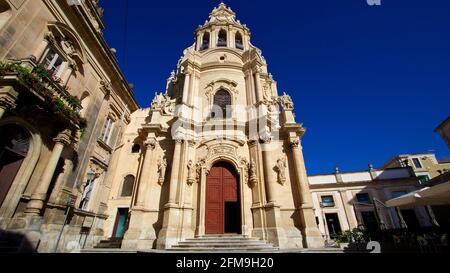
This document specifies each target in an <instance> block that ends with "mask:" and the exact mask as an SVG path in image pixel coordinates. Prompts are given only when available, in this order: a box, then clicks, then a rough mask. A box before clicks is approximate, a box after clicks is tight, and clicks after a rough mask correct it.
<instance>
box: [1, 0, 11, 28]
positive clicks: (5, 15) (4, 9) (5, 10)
mask: <svg viewBox="0 0 450 273" xmlns="http://www.w3.org/2000/svg"><path fill="white" fill-rule="evenodd" d="M11 15H12V13H11V7H10V6H9V4H8V3H7V2H6V1H5V0H0V29H1V28H3V27H4V26H5V25H6V23H7V22H8V20H9V18H11Z"/></svg>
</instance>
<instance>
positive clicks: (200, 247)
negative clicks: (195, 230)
mask: <svg viewBox="0 0 450 273" xmlns="http://www.w3.org/2000/svg"><path fill="white" fill-rule="evenodd" d="M277 250H278V248H275V247H274V246H273V245H272V244H269V243H267V242H266V241H264V240H260V239H257V238H249V237H245V236H242V235H237V234H236V235H230V234H226V235H206V236H202V237H197V238H189V239H186V240H184V241H182V242H180V243H178V244H177V245H175V246H173V247H172V248H170V249H168V251H171V252H275V251H277Z"/></svg>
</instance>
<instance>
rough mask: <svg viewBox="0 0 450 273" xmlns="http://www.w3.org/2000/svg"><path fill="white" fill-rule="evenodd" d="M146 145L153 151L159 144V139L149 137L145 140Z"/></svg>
mask: <svg viewBox="0 0 450 273" xmlns="http://www.w3.org/2000/svg"><path fill="white" fill-rule="evenodd" d="M144 145H145V148H146V149H147V151H153V150H155V149H156V146H157V145H158V140H157V139H156V138H149V139H147V140H146V141H145V142H144Z"/></svg>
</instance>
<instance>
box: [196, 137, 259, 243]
mask: <svg viewBox="0 0 450 273" xmlns="http://www.w3.org/2000/svg"><path fill="white" fill-rule="evenodd" d="M236 149H237V148H236V147H235V146H233V145H230V144H224V143H221V144H217V145H214V146H212V147H211V148H209V149H208V150H209V152H208V155H207V156H206V158H204V159H202V160H200V162H199V164H200V168H201V170H200V181H199V184H200V185H199V200H200V206H199V209H198V224H197V229H196V234H195V236H196V237H201V236H204V235H206V229H205V227H206V226H205V225H206V221H205V220H206V210H205V208H206V207H205V206H206V183H207V176H208V174H209V172H210V170H211V168H212V167H213V166H214V164H216V163H219V162H221V161H223V162H227V163H229V164H231V165H232V166H233V167H234V168H235V171H236V173H237V174H238V176H239V178H238V182H239V191H240V195H239V198H240V200H239V201H240V204H241V232H242V235H243V236H249V235H250V234H248V228H247V222H246V218H245V201H246V200H245V194H244V191H245V188H244V187H245V186H246V185H247V181H248V160H247V159H245V158H239V159H238V157H237V153H236Z"/></svg>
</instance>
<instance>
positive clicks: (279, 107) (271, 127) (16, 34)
mask: <svg viewBox="0 0 450 273" xmlns="http://www.w3.org/2000/svg"><path fill="white" fill-rule="evenodd" d="M102 15H103V9H102V8H101V7H100V5H99V1H98V0H80V1H67V0H43V1H35V0H0V252H2V251H5V250H6V251H21V252H22V251H31V252H71V251H80V250H81V249H83V251H87V252H90V251H94V252H95V251H96V250H94V248H99V250H97V251H100V252H102V251H106V252H108V251H109V250H110V249H111V248H117V249H120V248H121V249H122V250H119V251H133V252H135V251H153V249H166V250H190V249H194V250H199V249H201V250H204V251H211V248H217V247H218V248H220V247H224V246H226V247H228V248H227V249H226V250H230V249H234V247H236V248H238V247H239V249H241V250H242V249H244V250H258V251H259V250H263V251H276V250H282V251H283V250H286V251H290V250H300V249H304V248H318V249H320V248H322V249H323V248H325V247H328V246H329V242H330V241H331V242H332V241H333V240H332V239H333V238H332V237H333V235H335V234H338V233H340V232H341V231H347V230H352V229H354V228H358V227H361V226H365V227H367V228H368V229H369V230H373V231H377V230H378V229H379V228H380V227H383V228H386V227H387V228H392V229H399V228H403V227H404V226H419V225H420V226H425V227H426V226H430V225H432V224H433V223H434V222H435V221H434V220H433V217H431V218H430V217H429V215H432V213H430V211H431V209H430V208H402V209H399V208H397V209H394V208H388V207H386V206H382V207H380V206H376V205H374V202H375V200H378V203H382V204H383V203H385V202H386V201H388V200H390V199H392V198H394V197H396V196H401V195H404V194H406V193H408V192H412V191H415V190H418V189H420V188H421V187H422V185H421V184H420V183H419V179H421V178H422V179H423V178H425V179H428V178H432V177H431V175H432V173H428V171H429V168H428V167H430V168H431V167H432V169H435V170H436V173H438V172H445V171H446V170H448V164H447V163H443V164H440V163H439V164H438V162H437V160H436V158H435V157H434V156H433V155H428V154H427V155H420V156H419V155H411V158H410V161H411V164H409V167H408V164H403V163H402V164H400V166H397V165H394V166H388V167H387V168H382V169H375V168H373V165H369V169H368V170H363V171H359V172H351V173H345V172H341V171H340V170H339V168H336V171H335V173H331V174H324V175H316V176H310V177H308V176H307V173H306V168H305V162H304V158H303V153H302V138H303V136H304V134H305V131H306V130H305V128H304V127H303V126H302V124H300V123H297V121H296V119H295V115H294V104H293V101H292V98H291V97H290V96H289V95H288V94H286V93H284V92H279V91H278V89H277V83H276V82H275V80H274V79H273V77H272V75H271V74H270V72H269V70H268V64H267V62H266V60H265V59H264V57H263V55H262V52H261V50H260V49H258V48H257V47H255V46H254V45H253V44H252V42H251V33H250V30H249V29H248V28H247V26H246V25H244V24H241V22H240V21H239V20H237V19H236V14H235V13H234V12H233V11H232V10H231V9H230V8H229V7H228V6H226V5H225V4H223V3H222V4H220V5H219V6H217V7H216V8H214V10H213V11H212V12H211V13H210V15H209V19H208V20H206V22H205V23H204V24H203V25H201V26H199V27H198V28H197V29H196V31H195V43H194V44H193V45H192V46H191V47H189V48H187V49H186V50H184V53H183V56H182V57H181V58H180V60H179V61H178V63H177V64H176V70H175V71H173V72H172V73H170V76H169V78H168V80H167V85H166V90H165V91H164V92H160V93H156V94H155V96H154V98H153V100H152V102H151V105H150V107H149V108H146V109H141V108H139V106H138V104H137V102H136V99H135V97H134V94H133V90H132V88H131V85H130V84H128V83H127V81H126V79H125V77H124V75H123V74H122V72H121V70H120V67H119V65H118V62H117V57H116V54H115V53H116V50H113V49H111V48H109V47H108V44H107V43H106V41H105V39H104V37H103V34H102V30H103V28H104V24H103V21H102ZM411 166H413V167H411ZM423 167H426V168H423ZM427 211H428V213H427ZM402 215H405V217H403V216H402ZM105 248H106V250H105Z"/></svg>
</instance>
